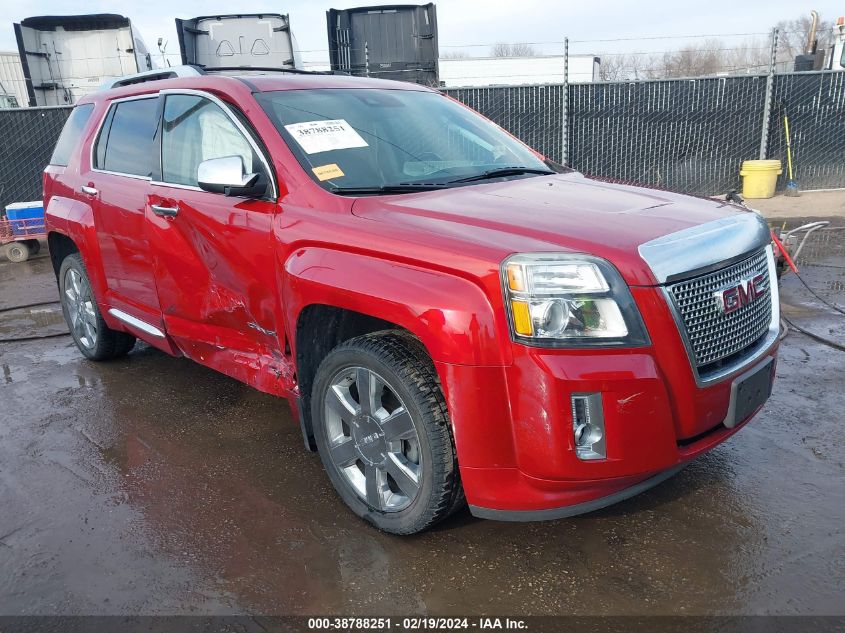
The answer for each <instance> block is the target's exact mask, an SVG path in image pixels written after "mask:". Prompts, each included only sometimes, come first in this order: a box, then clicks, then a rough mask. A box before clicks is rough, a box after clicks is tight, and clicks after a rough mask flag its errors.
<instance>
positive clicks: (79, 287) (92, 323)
mask: <svg viewBox="0 0 845 633" xmlns="http://www.w3.org/2000/svg"><path fill="white" fill-rule="evenodd" d="M59 291H60V293H61V302H62V312H63V313H64V316H65V321H66V322H67V326H68V328H69V329H70V334H71V336H72V337H73V340H74V342H75V343H76V346H77V347H78V348H79V351H80V352H82V354H83V355H84V356H85V357H86V358H90V359H91V360H109V359H111V358H117V357H118V356H124V355H125V354H128V353H129V352H130V351H131V350H132V348H133V347H134V346H135V337H134V336H132V335H131V334H127V333H125V332H117V331H115V330H112V329H111V328H110V327H109V326H108V325H106V322H105V321H103V317H102V316H101V315H100V309H99V308H98V307H97V302H96V300H95V299H94V293H93V291H92V290H91V282H90V281H89V280H88V274H87V272H86V271H85V265H84V264H83V263H82V258H81V257H80V256H79V253H73V254H72V255H68V256H67V257H66V258H65V259H64V261H62V266H61V268H60V269H59Z"/></svg>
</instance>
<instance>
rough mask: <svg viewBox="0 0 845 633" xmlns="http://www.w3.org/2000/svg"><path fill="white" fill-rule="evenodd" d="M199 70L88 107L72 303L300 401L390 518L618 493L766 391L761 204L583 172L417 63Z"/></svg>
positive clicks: (591, 501)
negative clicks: (410, 69) (393, 77)
mask: <svg viewBox="0 0 845 633" xmlns="http://www.w3.org/2000/svg"><path fill="white" fill-rule="evenodd" d="M173 74H177V75H178V74H179V73H178V72H176V71H173ZM185 74H188V73H185ZM193 74H194V75H195V76H188V77H186V76H177V77H172V78H169V79H165V80H152V81H146V80H144V79H150V78H149V77H147V78H144V77H141V78H136V79H132V80H130V81H129V82H125V83H129V84H130V85H127V86H124V87H119V88H116V89H110V90H104V91H102V92H100V93H98V94H95V95H93V96H89V97H86V98H85V99H83V100H82V101H81V102H80V103H79V104H78V105H77V106H76V108H75V109H74V111H73V113H72V114H71V116H70V118H69V119H68V122H67V125H66V127H65V130H64V131H63V132H62V135H61V138H60V139H59V142H58V145H57V147H56V151H55V154H54V155H53V158H52V161H51V164H50V165H49V166H48V167H47V169H46V171H45V177H44V196H45V198H44V204H45V209H46V215H47V228H48V232H49V245H50V253H51V257H52V261H53V266H54V268H55V271H56V275H57V277H58V283H59V287H60V291H61V299H62V304H63V308H64V313H65V317H66V319H67V322H68V325H69V327H70V329H71V331H72V333H73V337H74V339H75V341H76V344H77V345H78V346H79V349H80V351H81V352H82V353H83V354H84V355H85V356H86V357H88V358H90V359H92V360H107V359H110V358H114V357H116V356H120V355H123V354H126V353H127V352H129V351H130V350H131V349H132V347H133V345H134V344H135V341H136V339H142V340H143V341H145V342H146V343H148V344H149V345H152V346H154V347H156V348H158V349H160V350H163V351H165V352H167V353H169V354H173V355H180V356H187V357H188V358H191V359H193V360H194V361H196V362H198V363H201V364H203V365H206V366H208V367H211V368H213V369H216V370H218V371H221V372H223V373H225V374H227V375H229V376H231V377H233V378H235V379H237V380H240V381H243V382H245V383H247V384H249V385H252V386H253V387H255V388H256V389H259V390H261V391H265V392H268V393H271V394H275V395H278V396H282V397H284V398H287V399H288V401H289V402H290V404H291V407H292V409H293V411H294V413H295V416H296V417H297V418H298V420H299V423H300V425H301V428H302V434H303V438H304V441H305V445H306V446H307V447H308V448H310V449H312V450H314V449H316V450H317V451H318V452H319V454H320V457H321V458H322V461H323V464H324V466H325V469H326V472H327V473H328V475H329V477H330V479H331V481H332V483H333V484H334V486H335V488H336V489H337V492H338V494H339V495H340V496H341V497H342V498H343V500H344V501H345V502H346V503H347V504H348V505H349V507H350V508H352V510H353V511H354V512H355V513H356V514H358V515H359V516H361V517H363V518H364V519H366V520H367V521H369V522H370V523H372V524H373V525H375V526H377V527H378V528H380V529H382V530H386V531H388V532H394V533H398V534H409V533H413V532H417V531H420V530H423V529H425V528H427V527H429V526H431V525H433V524H434V523H435V522H437V521H439V520H441V519H443V518H444V517H446V516H448V515H449V514H450V513H452V512H454V511H455V510H456V509H459V508H461V507H463V506H464V504H465V503H467V502H468V504H469V507H470V510H471V512H472V513H473V514H474V515H476V516H479V517H485V518H492V519H503V520H515V521H528V520H537V519H551V518H557V517H564V516H570V515H573V514H578V513H583V512H588V511H591V510H594V509H596V508H601V507H603V506H606V505H608V504H611V503H614V502H616V501H619V500H621V499H624V498H627V497H630V496H631V495H634V494H636V493H638V492H640V491H642V490H645V489H647V488H649V487H650V486H653V485H655V484H656V483H658V482H660V481H662V480H664V479H666V478H667V477H669V476H670V475H672V474H673V473H675V472H677V471H678V470H679V469H680V468H681V467H683V466H684V465H685V464H686V463H687V462H689V461H690V460H691V459H693V458H694V457H696V456H697V455H700V454H701V453H703V452H704V451H707V450H709V449H711V448H713V447H714V446H716V445H717V444H718V443H720V442H722V441H724V440H725V439H726V438H728V437H730V436H731V435H732V434H733V433H735V432H736V431H737V430H738V429H739V428H740V427H741V426H742V425H743V424H745V423H746V422H747V421H748V420H749V419H750V418H751V417H752V416H753V415H754V414H755V413H756V412H757V411H758V410H759V408H760V407H761V406H762V405H763V403H764V402H765V400H766V399H767V398H768V396H769V394H770V392H771V385H772V380H773V376H774V366H775V351H776V347H777V339H778V325H779V314H778V312H779V304H778V294H777V284H776V277H775V272H774V260H773V256H772V249H771V244H770V233H769V229H768V227H767V225H766V223H765V222H764V221H763V220H762V219H761V218H760V217H759V216H757V215H756V214H754V213H753V212H749V211H746V210H743V209H740V208H738V207H735V206H732V205H729V204H726V203H719V202H714V201H711V200H706V199H698V198H692V197H688V196H683V195H676V194H672V193H667V192H662V191H654V190H649V189H644V188H637V187H629V186H623V185H618V184H607V183H603V182H597V181H595V180H591V179H589V178H585V177H584V176H582V175H581V174H579V173H577V172H574V171H571V170H569V169H566V168H563V167H561V166H559V165H556V164H554V163H552V162H551V161H548V160H546V159H544V158H543V157H542V156H540V155H539V154H537V153H536V152H534V151H532V150H531V149H529V148H528V147H526V146H525V145H523V144H522V143H521V142H519V141H517V140H516V139H515V138H513V137H512V136H510V135H509V134H507V133H506V132H504V131H503V130H502V129H500V128H499V127H498V126H496V125H494V124H492V123H491V122H490V121H488V120H487V119H485V118H484V117H482V116H480V115H478V114H476V113H475V112H473V111H471V110H469V109H468V108H466V107H464V106H462V105H461V104H459V103H457V102H456V101H454V100H453V99H451V98H449V97H446V96H444V95H442V94H440V93H438V92H436V91H434V90H430V89H427V88H424V87H421V86H417V85H412V84H408V83H398V82H389V81H381V80H369V79H363V78H353V77H346V76H335V75H325V74H323V75H320V74H293V73H263V74H261V73H255V72H253V73H247V72H242V73H240V74H233V75H225V74H219V73H216V74H211V73H204V72H199V71H194V72H193ZM133 82H135V83H133Z"/></svg>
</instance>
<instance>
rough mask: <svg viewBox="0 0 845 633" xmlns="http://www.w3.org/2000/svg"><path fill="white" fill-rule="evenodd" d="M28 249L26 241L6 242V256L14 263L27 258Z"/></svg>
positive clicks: (28, 254)
mask: <svg viewBox="0 0 845 633" xmlns="http://www.w3.org/2000/svg"><path fill="white" fill-rule="evenodd" d="M29 256H30V249H29V245H27V243H26V242H9V243H8V244H6V257H8V258H9V261H10V262H14V263H16V264H18V263H20V262H25V261H26V260H28V259H29Z"/></svg>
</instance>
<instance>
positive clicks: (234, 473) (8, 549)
mask: <svg viewBox="0 0 845 633" xmlns="http://www.w3.org/2000/svg"><path fill="white" fill-rule="evenodd" d="M840 224H842V223H841V222H840ZM813 248H814V249H815V250H812V249H811V250H810V251H808V257H809V258H810V260H809V261H806V262H805V264H806V265H805V266H803V267H802V271H803V276H804V278H805V279H806V280H807V281H808V282H809V283H810V285H811V286H812V287H813V288H815V289H816V290H817V291H818V292H819V294H820V295H821V296H822V297H824V298H825V299H827V300H828V301H835V302H837V303H838V304H839V305H842V306H845V285H843V280H845V231H839V232H830V233H828V234H826V235H825V237H824V240H820V241H819V244H816V245H815V246H813ZM782 294H783V301H784V310H785V313H786V314H787V316H788V317H789V318H790V319H791V320H793V321H794V322H795V323H797V324H800V325H801V326H802V327H804V328H806V329H808V330H811V331H813V332H816V333H819V334H821V335H823V336H825V337H828V338H831V339H835V340H838V341H839V342H845V317H844V316H842V315H838V314H835V313H832V312H831V311H830V310H828V309H827V308H825V306H824V305H823V304H822V303H821V302H820V301H819V300H818V299H816V298H814V297H812V296H811V295H810V294H809V293H807V292H806V290H805V289H804V288H803V287H802V286H801V285H800V283H798V280H797V279H796V278H795V277H794V275H790V276H788V277H787V278H785V280H784V284H783V288H782ZM56 299H57V291H56V285H55V281H54V278H53V273H52V269H51V266H50V262H49V258H48V257H46V256H45V255H39V256H38V257H37V258H35V259H33V260H31V261H30V262H26V263H23V264H11V263H9V262H8V261H5V260H4V261H2V262H0V309H1V308H9V307H12V306H17V305H22V304H30V303H36V302H42V301H44V302H47V301H55V300H56ZM63 329H64V326H63V322H62V321H61V313H60V311H59V310H58V307H57V305H55V304H53V305H46V306H38V307H35V308H29V309H24V310H17V311H11V312H9V311H4V312H2V313H0V339H18V338H20V337H24V336H37V335H42V334H50V333H56V332H62V331H63ZM781 349H782V351H781V355H780V361H779V364H778V371H777V382H776V384H775V388H774V394H773V396H772V398H771V400H770V401H769V403H768V404H767V405H766V407H765V409H764V410H763V412H762V413H761V414H760V415H759V416H758V417H757V418H756V419H755V420H754V421H753V422H751V423H750V424H749V425H748V426H747V427H746V428H745V429H744V430H743V431H741V432H740V433H738V434H737V435H736V436H734V437H733V438H731V439H730V440H729V441H728V442H726V443H725V444H723V445H722V446H720V447H718V448H717V449H715V450H713V451H712V452H711V453H709V454H707V455H705V456H704V457H702V458H700V459H699V460H697V461H696V462H694V463H693V464H692V465H690V466H689V467H688V468H686V469H685V470H684V471H682V472H681V473H679V474H678V475H677V476H675V477H674V478H672V479H670V480H669V481H667V482H666V483H664V484H662V485H660V486H658V487H657V488H655V489H653V490H651V491H649V492H647V493H644V494H642V495H640V496H638V497H636V498H634V499H631V500H629V501H626V502H623V503H620V504H618V505H616V506H614V507H611V508H608V509H605V510H602V511H599V512H596V513H593V514H590V515H587V516H581V517H576V518H571V519H564V520H559V521H554V522H548V523H534V524H512V523H497V522H491V521H482V520H477V519H474V518H472V517H471V516H470V515H469V514H468V513H467V512H463V513H460V514H458V515H457V516H455V517H453V518H452V519H451V520H449V521H448V522H447V523H445V524H443V525H441V526H440V527H438V528H437V529H435V530H433V531H431V532H428V533H425V534H422V535H418V536H415V537H404V538H402V537H394V536H389V535H386V534H382V533H380V532H377V531H376V530H374V529H372V528H370V527H368V526H367V525H365V524H363V523H361V522H360V521H359V520H358V519H357V518H356V517H355V516H353V515H352V514H351V512H349V511H347V510H346V508H345V506H344V505H343V504H342V503H341V502H340V500H339V499H338V498H337V497H336V496H335V494H334V492H333V491H332V489H331V487H330V485H329V483H328V480H327V478H326V477H325V476H324V473H323V471H322V467H321V465H320V461H319V459H318V458H317V456H316V455H313V454H310V453H307V452H305V451H304V450H303V448H302V440H301V436H300V432H299V429H298V427H297V425H296V424H295V423H294V422H293V420H292V418H291V416H290V414H289V412H288V410H287V404H286V403H285V402H284V401H281V400H277V399H275V398H273V397H271V396H268V395H264V394H261V393H258V392H256V391H254V390H252V389H250V388H249V387H247V386H245V385H242V384H240V383H237V382H235V381H234V380H231V379H229V378H226V377H224V376H222V375H219V374H216V373H215V372H213V371H211V370H208V369H205V368H203V367H200V366H199V365H196V364H193V363H191V362H190V361H187V360H185V359H176V358H171V357H169V356H167V355H165V354H163V353H161V352H158V351H156V350H154V349H151V348H149V347H146V346H141V345H139V346H138V347H137V348H136V350H135V351H134V352H133V353H132V354H130V355H129V357H128V358H126V359H122V360H118V361H114V362H109V363H102V364H97V363H91V362H88V361H86V360H84V359H83V358H82V357H81V355H80V354H79V353H78V351H77V350H76V348H75V347H74V345H73V343H72V342H71V340H70V338H69V337H67V336H60V337H53V338H46V339H39V340H31V341H18V342H11V343H10V342H4V343H0V615H10V614H41V615H44V614H64V615H81V614H84V615H90V614H120V615H134V614H159V615H160V614H205V615H214V614H242V613H249V614H267V615H270V614H279V615H293V614H346V615H352V614H361V615H374V614H382V615H407V614H421V613H427V614H444V615H445V614H463V615H471V614H484V613H497V614H514V615H517V614H519V615H528V614H534V615H541V614H579V615H593V614H773V613H777V614H826V615H843V614H845V600H843V587H845V560H843V558H844V557H843V551H844V550H845V548H843V524H845V476H843V475H845V466H844V465H843V464H845V442H843V439H845V428H844V426H845V353H844V352H839V351H835V350H833V349H831V348H829V347H825V346H824V345H822V344H820V343H818V342H816V341H814V340H812V339H810V338H808V337H806V336H804V335H803V334H800V333H795V332H792V333H790V334H789V336H788V337H787V338H786V339H785V340H784V342H783V346H782V348H781Z"/></svg>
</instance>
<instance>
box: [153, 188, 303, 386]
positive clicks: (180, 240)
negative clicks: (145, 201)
mask: <svg viewBox="0 0 845 633" xmlns="http://www.w3.org/2000/svg"><path fill="white" fill-rule="evenodd" d="M152 204H155V205H165V206H170V207H177V208H178V209H179V213H178V216H177V217H175V218H162V217H159V216H157V215H155V214H154V213H152V211H151V210H150V205H152ZM274 209H275V205H274V204H273V203H272V202H269V201H263V200H243V199H238V198H228V197H225V196H220V195H219V194H214V193H209V192H205V191H198V190H193V189H177V188H171V187H166V186H154V187H153V194H152V195H151V196H150V204H149V205H148V210H147V220H148V222H147V227H148V231H149V240H150V243H151V245H152V248H153V251H154V253H155V278H156V285H157V288H158V294H159V299H160V304H161V310H162V316H163V320H164V323H165V326H166V328H167V332H168V335H169V336H170V337H171V338H173V340H174V341H175V342H176V344H177V345H178V346H179V348H180V349H181V351H182V353H183V354H184V355H185V356H187V357H188V358H191V359H192V360H195V361H197V362H199V363H201V364H203V365H206V366H208V367H211V368H212V369H216V370H217V371H220V372H222V373H225V374H227V375H229V376H231V377H233V378H235V379H237V380H241V381H243V382H246V383H247V384H250V385H252V386H254V387H256V388H257V389H260V390H261V391H265V392H269V393H273V394H276V395H288V394H289V393H290V392H291V391H292V390H293V388H294V376H293V364H292V362H291V359H290V357H289V355H287V354H286V353H285V348H286V346H285V341H286V339H285V332H284V328H283V321H282V319H281V318H280V314H281V305H280V304H279V300H278V297H279V294H278V293H277V292H276V280H275V273H274V257H273V245H272V241H271V240H272V232H271V224H272V219H273V212H274Z"/></svg>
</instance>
